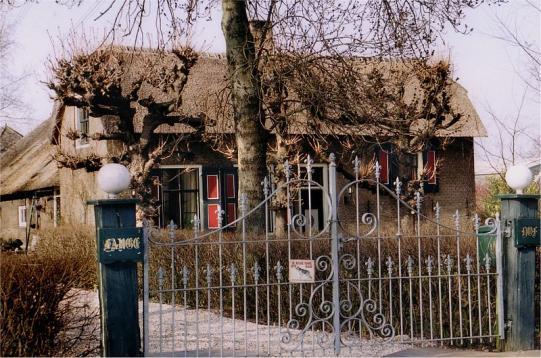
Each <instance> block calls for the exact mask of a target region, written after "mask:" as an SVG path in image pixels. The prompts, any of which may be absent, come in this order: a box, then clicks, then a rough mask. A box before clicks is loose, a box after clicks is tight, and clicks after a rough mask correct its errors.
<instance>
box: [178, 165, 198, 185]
mask: <svg viewBox="0 0 541 358" xmlns="http://www.w3.org/2000/svg"><path fill="white" fill-rule="evenodd" d="M180 180H181V185H180V188H181V189H183V190H197V189H198V175H197V169H184V170H183V171H182V174H181V175H180Z"/></svg>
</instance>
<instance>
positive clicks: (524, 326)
mask: <svg viewBox="0 0 541 358" xmlns="http://www.w3.org/2000/svg"><path fill="white" fill-rule="evenodd" d="M532 177H533V175H532V172H531V171H530V170H529V168H528V167H526V166H525V165H516V166H513V167H511V168H509V170H508V171H507V173H506V175H505V179H506V182H507V185H509V187H511V188H512V189H513V190H515V191H516V194H505V195H500V196H499V197H500V200H501V214H502V225H503V230H502V231H503V233H504V235H505V237H504V240H503V248H502V249H503V260H502V265H503V267H502V268H503V272H502V275H503V306H504V322H505V325H506V328H507V332H506V339H505V342H504V349H505V350H506V351H518V350H530V349H533V348H534V343H535V309H536V307H535V304H534V287H535V249H536V246H539V229H540V227H539V226H540V225H539V211H538V201H539V195H531V194H524V193H523V191H524V189H525V188H526V187H527V186H528V185H529V184H530V183H531V181H532ZM501 329H503V328H501Z"/></svg>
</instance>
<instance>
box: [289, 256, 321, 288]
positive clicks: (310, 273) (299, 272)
mask: <svg viewBox="0 0 541 358" xmlns="http://www.w3.org/2000/svg"><path fill="white" fill-rule="evenodd" d="M315 267H316V265H315V261H314V260H289V282H291V283H313V282H314V281H315V279H316V269H315Z"/></svg>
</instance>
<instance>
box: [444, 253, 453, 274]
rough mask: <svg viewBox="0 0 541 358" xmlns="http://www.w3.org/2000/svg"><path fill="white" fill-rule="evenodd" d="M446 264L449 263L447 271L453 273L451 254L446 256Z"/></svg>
mask: <svg viewBox="0 0 541 358" xmlns="http://www.w3.org/2000/svg"><path fill="white" fill-rule="evenodd" d="M445 264H446V265H447V273H451V270H452V268H453V258H452V257H451V255H447V257H446V258H445Z"/></svg>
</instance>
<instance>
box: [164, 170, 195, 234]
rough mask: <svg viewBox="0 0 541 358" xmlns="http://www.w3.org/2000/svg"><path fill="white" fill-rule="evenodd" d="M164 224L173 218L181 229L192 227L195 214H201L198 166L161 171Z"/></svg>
mask: <svg viewBox="0 0 541 358" xmlns="http://www.w3.org/2000/svg"><path fill="white" fill-rule="evenodd" d="M160 172H161V191H160V193H159V194H161V200H160V201H161V205H160V208H161V210H160V211H161V212H160V216H161V220H160V223H161V225H162V226H165V225H168V224H169V222H171V220H173V222H174V223H175V224H177V225H178V227H179V228H181V229H187V228H191V227H192V226H193V219H194V216H195V215H199V170H198V168H194V167H188V168H171V169H162V170H161V171H160Z"/></svg>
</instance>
